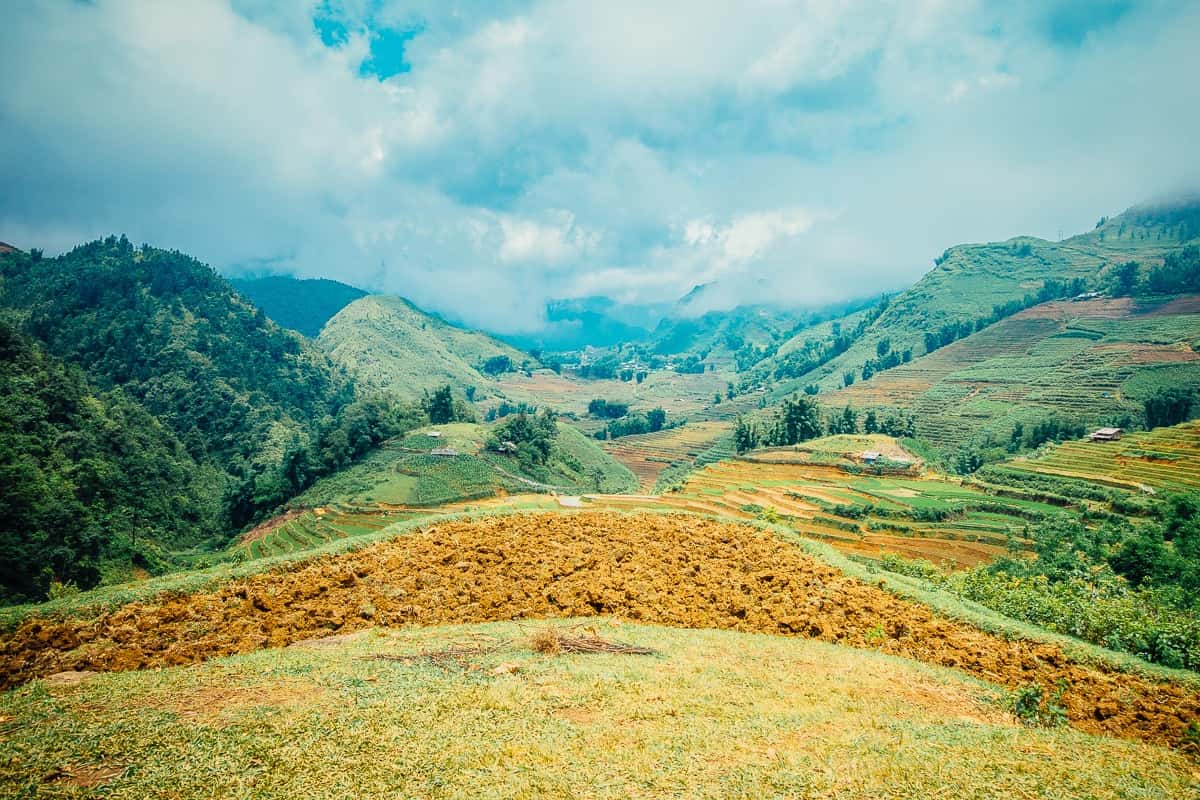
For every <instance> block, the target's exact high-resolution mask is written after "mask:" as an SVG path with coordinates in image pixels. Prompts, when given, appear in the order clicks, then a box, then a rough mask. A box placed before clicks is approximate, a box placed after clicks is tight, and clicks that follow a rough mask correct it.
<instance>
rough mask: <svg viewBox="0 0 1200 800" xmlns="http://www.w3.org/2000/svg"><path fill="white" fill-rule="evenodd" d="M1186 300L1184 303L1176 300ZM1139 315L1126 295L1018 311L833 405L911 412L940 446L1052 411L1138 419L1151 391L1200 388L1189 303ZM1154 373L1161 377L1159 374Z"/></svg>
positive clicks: (1198, 324) (833, 399)
mask: <svg viewBox="0 0 1200 800" xmlns="http://www.w3.org/2000/svg"><path fill="white" fill-rule="evenodd" d="M1183 300H1188V298H1183ZM1167 307H1168V310H1169V311H1170V312H1171V313H1164V311H1163V308H1162V307H1148V308H1145V309H1143V308H1139V307H1136V306H1134V305H1133V303H1132V301H1131V300H1130V299H1128V298H1120V299H1100V300H1094V301H1087V302H1080V303H1074V302H1065V301H1064V302H1053V303H1045V304H1042V305H1040V306H1036V307H1034V308H1031V309H1028V310H1026V311H1023V312H1021V313H1019V314H1016V315H1014V316H1012V317H1009V318H1008V319H1005V320H1002V321H1000V322H998V323H996V324H995V325H992V326H990V327H988V328H986V329H984V330H983V331H980V332H979V333H976V334H974V335H973V336H969V337H967V338H965V339H962V340H959V341H957V342H954V343H953V344H950V345H947V346H946V347H943V348H940V349H938V350H936V351H934V352H933V353H931V354H929V355H927V356H924V357H922V358H918V359H917V360H916V361H913V362H911V363H909V364H905V365H901V366H899V367H895V368H894V369H890V370H887V371H886V372H883V373H880V374H878V375H876V376H874V377H873V378H872V379H870V380H868V381H860V382H858V383H855V384H854V385H852V386H850V387H848V388H846V389H843V390H841V391H838V392H836V393H834V394H832V395H831V396H830V399H829V403H830V404H831V405H841V404H843V403H850V404H852V405H854V406H856V407H858V408H872V407H877V408H878V407H905V408H911V409H912V410H913V412H914V414H915V416H916V419H917V432H918V435H919V436H920V437H921V438H924V439H926V440H928V441H930V442H932V443H934V444H936V445H939V446H948V445H955V444H960V443H962V442H963V441H965V440H966V439H967V438H968V437H969V436H971V435H974V434H976V433H979V432H981V431H991V432H992V433H994V434H997V435H1000V436H1005V435H1007V434H1008V433H1009V432H1011V430H1012V426H1013V425H1014V424H1015V423H1016V422H1017V421H1021V420H1029V419H1036V418H1039V417H1042V416H1045V415H1046V414H1049V413H1060V414H1063V415H1065V416H1068V417H1071V418H1078V419H1085V420H1088V421H1091V420H1096V419H1099V418H1100V417H1102V416H1104V415H1107V414H1113V413H1122V412H1128V413H1137V412H1139V411H1140V408H1141V398H1142V397H1143V396H1145V395H1146V394H1148V393H1149V391H1151V390H1152V389H1153V387H1154V386H1155V385H1158V384H1160V383H1168V384H1171V385H1200V354H1198V353H1196V352H1194V351H1193V350H1192V349H1191V347H1190V344H1191V342H1193V341H1195V340H1196V339H1197V337H1198V336H1200V315H1198V314H1196V313H1194V310H1193V304H1191V303H1186V302H1181V301H1172V303H1169V304H1167ZM1160 373H1161V374H1160Z"/></svg>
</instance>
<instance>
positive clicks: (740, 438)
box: [733, 414, 758, 453]
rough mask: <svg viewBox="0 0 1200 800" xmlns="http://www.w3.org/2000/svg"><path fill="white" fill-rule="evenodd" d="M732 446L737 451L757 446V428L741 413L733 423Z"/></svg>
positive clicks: (742, 451)
mask: <svg viewBox="0 0 1200 800" xmlns="http://www.w3.org/2000/svg"><path fill="white" fill-rule="evenodd" d="M733 446H734V449H735V450H737V452H739V453H745V452H746V451H748V450H753V449H754V448H756V447H758V430H757V429H756V428H755V427H754V425H753V424H751V423H750V422H747V421H746V418H745V417H743V416H742V415H741V414H738V416H737V419H736V420H735V421H734V423H733Z"/></svg>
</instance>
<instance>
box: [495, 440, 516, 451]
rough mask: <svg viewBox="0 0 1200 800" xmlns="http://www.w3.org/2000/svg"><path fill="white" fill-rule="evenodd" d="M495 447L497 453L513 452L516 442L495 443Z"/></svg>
mask: <svg viewBox="0 0 1200 800" xmlns="http://www.w3.org/2000/svg"><path fill="white" fill-rule="evenodd" d="M495 449H496V452H497V453H515V452H517V443H516V442H501V443H500V444H498V445H496V448H495Z"/></svg>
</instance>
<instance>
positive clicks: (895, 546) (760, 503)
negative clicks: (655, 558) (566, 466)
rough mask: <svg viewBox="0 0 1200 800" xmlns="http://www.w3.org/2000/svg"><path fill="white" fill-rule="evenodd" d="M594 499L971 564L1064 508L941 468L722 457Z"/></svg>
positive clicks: (863, 551)
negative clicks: (675, 483)
mask: <svg viewBox="0 0 1200 800" xmlns="http://www.w3.org/2000/svg"><path fill="white" fill-rule="evenodd" d="M589 499H590V500H591V504H592V505H594V506H595V507H598V508H614V509H622V510H635V509H643V508H659V509H679V510H681V511H692V512H698V513H703V514H716V515H721V516H727V517H732V518H736V519H768V520H779V521H782V522H784V523H786V524H788V525H789V526H791V527H793V528H795V529H796V530H797V531H799V532H801V533H803V534H804V535H805V536H812V537H814V538H818V539H821V540H824V541H827V542H829V543H830V544H832V545H833V546H834V547H836V548H837V549H839V550H841V551H842V552H845V553H849V554H855V555H863V556H870V557H877V556H879V555H880V554H882V553H884V552H891V553H898V554H900V555H903V556H906V557H909V558H923V559H927V560H929V561H932V562H934V563H941V562H948V563H949V564H950V565H952V566H957V567H971V566H975V565H977V564H981V563H986V562H988V561H991V560H993V559H995V558H997V557H998V556H1000V555H1003V554H1004V553H1005V552H1006V548H1007V547H1008V546H1009V544H1010V540H1013V541H1015V543H1016V544H1018V545H1020V544H1021V542H1022V540H1021V535H1022V531H1023V530H1024V528H1025V526H1026V524H1027V522H1028V521H1029V520H1031V519H1037V518H1040V517H1043V516H1047V515H1051V514H1055V513H1059V511H1060V510H1061V509H1059V508H1057V507H1055V506H1052V505H1049V504H1047V503H1044V502H1040V501H1038V500H1035V499H1029V498H1023V497H1004V498H1001V497H997V496H994V495H992V494H990V493H988V492H986V491H985V490H983V489H981V488H978V487H973V486H967V485H963V484H961V483H959V482H957V481H953V480H948V479H945V478H940V477H926V476H912V475H851V474H848V473H846V472H845V471H844V469H843V468H841V467H837V466H827V465H821V464H802V463H794V464H787V463H754V462H750V461H745V460H736V461H722V462H720V463H717V464H711V465H709V466H707V467H705V468H704V469H702V470H700V471H698V472H695V473H693V474H692V475H691V476H689V477H688V478H687V480H686V481H685V483H684V484H683V486H682V487H681V488H680V489H678V490H677V491H673V492H669V493H667V494H665V495H662V496H661V497H657V498H640V497H631V498H623V497H592V498H589Z"/></svg>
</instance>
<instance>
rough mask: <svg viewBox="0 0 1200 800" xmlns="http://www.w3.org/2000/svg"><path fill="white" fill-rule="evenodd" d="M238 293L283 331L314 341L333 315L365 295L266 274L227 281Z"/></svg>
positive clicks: (348, 288)
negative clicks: (264, 275)
mask: <svg viewBox="0 0 1200 800" xmlns="http://www.w3.org/2000/svg"><path fill="white" fill-rule="evenodd" d="M229 282H230V283H231V284H233V287H234V288H235V289H237V290H238V293H239V294H241V295H242V297H245V298H246V299H247V300H249V301H250V302H251V303H253V304H254V305H256V306H258V307H259V308H261V309H262V310H263V311H265V312H266V313H267V316H268V317H270V318H271V319H273V320H275V321H276V322H277V323H279V324H280V325H282V326H283V327H285V328H290V329H291V330H294V331H296V332H298V333H302V334H304V335H305V336H308V337H312V338H315V337H316V335H317V334H318V333H320V332H321V328H322V327H323V326H324V325H325V323H326V322H328V321H329V319H330V318H331V317H333V315H334V314H336V313H338V312H339V311H341V310H342V309H343V308H345V307H346V306H348V305H349V304H350V303H353V302H354V301H355V300H357V299H359V298H360V297H366V295H367V293H366V292H364V291H363V290H362V289H359V288H357V287H355V286H349V285H347V284H344V283H341V282H339V281H331V280H327V279H324V278H308V279H302V278H294V277H292V276H291V275H268V276H266V277H262V278H231V279H230V281H229Z"/></svg>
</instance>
